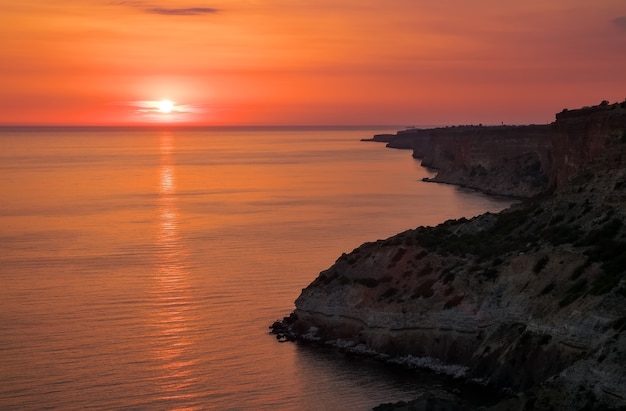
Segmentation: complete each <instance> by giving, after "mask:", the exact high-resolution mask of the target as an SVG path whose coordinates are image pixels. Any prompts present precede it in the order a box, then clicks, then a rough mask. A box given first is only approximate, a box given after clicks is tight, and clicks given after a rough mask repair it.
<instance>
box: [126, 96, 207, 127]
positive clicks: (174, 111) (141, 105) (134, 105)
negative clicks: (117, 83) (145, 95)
mask: <svg viewBox="0 0 626 411" xmlns="http://www.w3.org/2000/svg"><path fill="white" fill-rule="evenodd" d="M164 101H168V100H140V101H130V102H127V103H122V104H123V105H126V106H129V107H130V108H131V109H132V116H133V117H134V118H135V119H137V120H139V121H148V122H153V121H154V122H181V121H182V122H184V121H188V120H190V119H192V118H193V117H194V115H199V114H201V113H203V112H204V110H203V109H202V108H201V107H199V106H195V105H191V104H179V103H177V102H174V101H172V102H170V101H168V103H169V104H168V105H167V106H164V105H163V102H164ZM164 108H165V109H164Z"/></svg>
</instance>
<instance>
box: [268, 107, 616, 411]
mask: <svg viewBox="0 0 626 411" xmlns="http://www.w3.org/2000/svg"><path fill="white" fill-rule="evenodd" d="M625 109H626V102H625V103H622V104H617V105H612V106H609V107H607V106H598V107H597V108H591V109H587V108H585V109H581V111H582V112H583V115H581V113H579V112H577V111H574V112H573V113H572V112H568V113H562V115H561V116H560V117H559V116H558V115H557V122H555V124H553V125H552V126H551V127H550V130H552V131H550V133H554V134H553V137H552V138H551V139H550V144H549V145H546V144H545V143H546V141H545V139H544V138H543V137H541V138H537V139H535V141H530V140H533V139H530V140H529V139H526V138H524V141H523V142H522V143H521V145H516V144H511V145H510V147H508V148H507V149H506V150H504V151H503V150H500V149H498V150H495V151H493V150H491V151H490V150H484V151H481V147H484V146H485V142H484V141H480V142H478V143H474V142H472V140H479V139H477V138H476V137H474V138H473V139H472V138H468V135H467V133H466V131H467V129H465V130H462V131H461V132H460V134H459V133H458V130H457V132H455V133H453V134H454V135H453V136H452V137H450V138H447V139H445V138H444V139H443V142H442V143H441V144H433V145H434V146H435V148H436V149H435V150H433V149H429V148H428V147H426V148H425V147H424V146H419V144H421V143H423V142H424V141H429V142H432V141H433V140H431V139H430V137H429V138H428V139H424V138H421V137H423V136H424V134H423V133H422V136H421V137H420V136H419V134H420V133H419V132H418V136H417V137H418V138H417V139H416V140H413V143H412V144H413V150H414V153H415V152H416V150H417V149H419V150H424V152H428V150H430V152H431V154H430V155H431V157H430V161H429V162H428V164H429V165H433V163H434V165H438V166H441V165H442V164H443V165H444V166H445V167H447V168H442V167H438V168H439V172H440V173H442V172H443V173H444V175H448V176H450V175H455V176H457V179H456V180H453V181H446V183H448V184H455V185H460V186H462V185H463V184H464V181H465V180H464V179H467V178H469V177H473V178H474V181H483V182H486V184H485V185H486V190H485V189H483V190H482V191H483V192H488V190H492V186H494V182H495V183H500V182H501V181H503V180H510V179H511V176H513V177H524V176H527V177H528V176H529V177H531V178H535V177H536V176H537V175H538V173H537V172H538V171H539V172H540V173H539V174H540V175H541V176H542V178H541V181H542V182H543V185H542V187H541V190H539V191H538V192H535V191H533V190H528V188H529V187H530V188H535V189H537V188H538V187H534V186H533V180H532V179H531V180H528V179H527V180H523V179H522V178H520V179H519V180H518V181H519V182H520V183H519V184H517V188H518V190H517V193H518V194H519V193H523V195H522V196H520V197H525V200H524V201H523V202H522V203H521V204H519V205H515V206H512V207H511V208H510V209H508V210H505V211H503V212H501V213H499V214H489V213H487V214H484V215H481V216H478V217H475V218H472V219H470V220H467V219H460V220H451V221H448V222H445V223H442V224H440V225H438V226H436V227H419V228H417V229H413V230H408V231H406V232H403V233H400V234H397V235H395V236H392V237H390V238H388V239H386V240H379V241H376V242H371V243H365V244H363V245H361V246H360V247H358V248H356V249H355V250H353V251H352V252H351V253H349V254H344V255H342V256H341V257H340V258H339V259H338V260H337V261H336V262H335V264H334V265H333V266H331V267H330V268H329V269H327V270H324V271H322V272H321V273H320V275H319V276H318V278H317V279H316V280H315V281H313V282H312V283H311V284H310V285H309V286H308V287H307V288H306V289H304V290H303V292H302V294H301V295H300V297H298V299H297V300H296V309H295V310H294V311H293V313H292V314H291V315H290V316H289V317H286V318H285V319H283V320H282V321H279V322H277V323H275V324H274V325H273V326H272V328H273V333H275V334H276V335H277V337H278V338H279V339H280V340H288V341H303V342H311V341H314V342H315V343H317V344H330V345H336V346H338V347H339V348H340V349H341V350H344V351H347V352H356V353H358V354H360V355H362V354H366V355H373V356H375V357H378V358H381V359H383V360H388V359H390V358H392V359H394V360H392V361H398V362H403V361H402V360H401V359H405V360H406V361H404V362H405V365H411V366H416V367H417V368H420V369H429V370H431V371H435V372H439V373H443V374H446V375H453V376H454V377H455V378H460V379H462V380H463V381H467V382H472V383H482V384H483V385H484V386H485V387H488V388H490V389H494V390H495V391H494V392H499V393H503V394H510V396H509V397H507V398H506V399H502V400H501V401H498V403H496V404H494V405H493V406H490V407H489V409H493V410H498V409H505V408H507V407H510V406H513V407H514V408H523V407H528V406H530V405H532V406H533V407H534V408H536V409H552V408H554V407H557V408H571V407H573V408H581V407H585V406H586V407H592V408H593V407H604V408H606V409H611V408H615V407H617V408H619V407H621V406H626V389H625V388H624V387H626V384H624V383H626V371H624V370H625V369H626V364H624V363H623V358H622V357H620V355H621V354H620V353H623V352H625V351H626V336H625V334H626V333H624V331H625V328H626V321H625V320H624V319H625V318H626V304H625V303H624V298H623V297H624V296H626V283H625V282H624V281H622V276H623V275H624V272H623V264H624V262H626V252H624V251H623V250H625V249H626V241H624V240H623V239H624V238H626V201H624V199H626V197H624V196H625V195H624V194H622V190H623V189H624V188H626V160H625V158H626V110H625ZM585 124H586V126H585ZM589 124H593V126H589ZM543 129H544V130H545V128H543ZM581 130H583V131H584V132H581ZM598 130H599V131H598ZM428 133H429V134H428V135H429V136H432V132H431V131H429V132H428ZM487 134H489V133H487ZM477 135H480V136H483V137H484V136H485V133H478V134H477ZM377 138H378V139H379V140H380V139H382V138H386V139H388V138H390V137H389V136H385V137H377ZM459 139H460V140H459ZM506 140H507V141H509V142H514V141H515V140H514V139H511V138H508V137H507V138H506ZM368 141H372V140H368ZM404 141H406V140H404ZM459 141H460V142H461V144H459V146H461V148H462V149H461V150H460V151H447V150H449V149H450V146H449V144H450V142H456V143H459ZM537 141H538V142H540V143H541V145H544V146H545V147H547V148H549V151H548V152H547V154H549V155H544V154H540V153H537V152H536V151H535V152H529V153H523V154H522V156H521V157H520V156H518V157H515V158H514V159H513V160H515V161H511V160H512V158H509V157H506V156H505V157H503V158H496V157H498V156H499V155H501V154H502V153H503V152H507V150H515V149H518V148H519V147H529V146H536V142H537ZM420 142H421V143H420ZM590 142H595V143H593V144H590ZM487 143H488V145H492V144H493V140H492V139H489V138H488V139H487ZM388 144H389V143H388ZM418 146H419V147H418ZM416 147H417V148H416ZM581 147H582V148H584V147H587V152H579V153H577V156H571V153H572V152H573V151H572V150H574V151H576V150H579V151H580V148H581ZM590 147H591V148H590ZM432 153H435V154H436V155H434V154H432ZM459 153H460V154H459ZM468 153H469V154H468ZM575 154H576V153H575ZM427 155H428V154H427ZM427 155H426V156H427ZM494 155H495V156H496V157H493V156H494ZM520 158H521V159H520ZM542 158H549V159H550V161H549V163H542V162H541V161H539V166H537V163H536V161H537V160H541V159H542ZM438 159H439V160H442V162H441V163H437V162H436V161H433V160H437V161H438ZM477 159H480V162H475V163H472V161H476V160H477ZM564 159H565V160H566V161H567V163H566V164H567V167H563V166H562V164H565V163H564ZM468 161H469V162H468ZM503 163H504V164H506V163H509V165H511V167H508V168H502V167H501V164H503ZM520 163H521V164H522V165H523V166H524V165H526V166H528V165H529V164H530V166H529V167H522V168H521V170H520V167H519V165H520ZM422 164H424V160H423V161H422ZM494 164H495V165H496V166H495V167H494ZM478 167H480V168H482V169H484V170H486V172H484V173H476V172H475V171H476V169H477V168H478ZM494 170H495V171H496V173H497V174H498V175H496V177H497V178H496V179H495V180H494V179H493V178H490V173H492V172H494ZM609 170H610V172H609ZM472 171H474V172H472ZM511 172H512V173H514V174H510V173H511ZM520 172H521V175H520ZM468 176H469V177H468ZM481 179H482V180H481ZM431 181H433V182H440V181H437V179H436V178H434V179H431ZM524 181H525V182H526V183H528V181H530V182H531V184H530V185H529V184H522V183H523V182H524ZM536 181H537V180H534V182H535V183H536ZM495 186H496V187H497V188H498V189H497V190H494V191H495V192H499V193H500V194H501V193H502V192H506V193H510V190H508V188H510V187H509V186H503V185H497V184H496V185H495ZM503 188H504V189H503ZM596 188H600V189H599V190H596ZM415 359H417V360H415ZM580 387H583V388H580ZM423 400H424V399H418V400H416V401H417V402H419V401H423ZM405 406H407V405H406V404H405V405H401V404H399V405H396V406H394V405H385V408H381V409H403V408H402V407H405ZM394 407H395V408H394ZM452 409H454V408H452Z"/></svg>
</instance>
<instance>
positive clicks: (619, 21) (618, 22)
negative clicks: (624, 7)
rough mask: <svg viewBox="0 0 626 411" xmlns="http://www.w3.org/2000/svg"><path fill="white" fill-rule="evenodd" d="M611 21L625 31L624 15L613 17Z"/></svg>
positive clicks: (625, 19) (625, 18) (625, 20)
mask: <svg viewBox="0 0 626 411" xmlns="http://www.w3.org/2000/svg"><path fill="white" fill-rule="evenodd" d="M613 23H614V24H615V25H617V27H619V28H620V29H622V30H624V31H626V16H621V17H618V18H616V19H613Z"/></svg>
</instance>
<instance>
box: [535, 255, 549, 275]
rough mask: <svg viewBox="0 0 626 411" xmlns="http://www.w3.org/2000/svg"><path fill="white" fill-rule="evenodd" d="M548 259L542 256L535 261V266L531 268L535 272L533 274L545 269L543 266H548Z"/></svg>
mask: <svg viewBox="0 0 626 411" xmlns="http://www.w3.org/2000/svg"><path fill="white" fill-rule="evenodd" d="M549 259H550V258H549V257H548V256H547V255H544V256H543V257H541V258H540V259H539V260H537V262H536V263H535V266H534V267H533V271H534V272H535V274H539V273H540V272H541V270H543V269H544V268H545V266H546V265H547V264H548V260H549Z"/></svg>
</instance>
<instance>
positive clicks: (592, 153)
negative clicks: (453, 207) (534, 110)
mask: <svg viewBox="0 0 626 411" xmlns="http://www.w3.org/2000/svg"><path fill="white" fill-rule="evenodd" d="M624 128H626V102H623V103H618V104H608V103H606V102H603V103H602V104H600V105H598V106H594V107H586V108H582V109H578V110H570V111H568V110H564V111H563V112H561V113H559V114H557V115H556V121H555V122H553V123H552V124H548V125H529V126H458V127H441V128H432V129H408V130H403V131H399V132H398V133H397V134H395V135H393V134H386V135H378V136H374V138H372V139H371V141H383V142H387V143H388V144H387V146H388V147H391V148H402V149H412V150H413V157H415V158H418V159H421V161H422V165H423V166H425V167H428V168H431V169H434V170H436V171H437V175H436V176H435V177H434V178H432V179H427V181H433V182H440V183H449V184H456V185H460V186H464V187H469V188H474V189H478V190H481V191H484V192H486V193H491V194H500V195H508V196H513V197H524V198H530V197H532V196H535V195H537V194H539V193H541V192H544V191H546V190H549V189H554V188H556V187H559V186H561V185H562V184H564V183H565V182H567V181H568V179H570V178H571V177H573V176H575V175H576V174H577V173H578V172H580V170H581V169H582V168H583V167H584V166H585V165H586V164H588V163H589V161H591V160H592V159H593V158H595V157H597V156H598V154H599V153H600V152H602V151H603V150H604V148H605V147H606V144H607V142H608V141H609V140H610V139H611V138H614V137H615V136H616V135H617V134H619V133H620V132H621V130H623V129H624Z"/></svg>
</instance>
